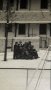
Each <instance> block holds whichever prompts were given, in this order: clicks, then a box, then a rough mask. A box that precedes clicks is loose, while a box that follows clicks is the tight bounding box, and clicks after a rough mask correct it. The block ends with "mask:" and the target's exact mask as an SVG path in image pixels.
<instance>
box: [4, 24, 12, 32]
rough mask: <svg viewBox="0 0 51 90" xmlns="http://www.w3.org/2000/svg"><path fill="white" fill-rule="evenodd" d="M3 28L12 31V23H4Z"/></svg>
mask: <svg viewBox="0 0 51 90" xmlns="http://www.w3.org/2000/svg"><path fill="white" fill-rule="evenodd" d="M5 30H7V31H8V32H12V24H5Z"/></svg>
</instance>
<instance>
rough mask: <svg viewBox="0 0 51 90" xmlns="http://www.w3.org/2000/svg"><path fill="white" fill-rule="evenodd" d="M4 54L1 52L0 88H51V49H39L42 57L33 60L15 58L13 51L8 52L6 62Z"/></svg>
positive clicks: (8, 89) (22, 89) (36, 89)
mask: <svg viewBox="0 0 51 90" xmlns="http://www.w3.org/2000/svg"><path fill="white" fill-rule="evenodd" d="M3 55H4V54H3V53H1V54H0V90H51V87H50V86H51V85H50V84H51V83H50V82H51V51H48V50H39V52H38V55H39V57H40V58H38V59H33V60H20V59H19V60H13V59H12V58H13V53H12V52H10V53H9V52H8V54H7V55H8V56H7V61H6V62H4V61H3V57H4V56H3ZM9 68H10V69H9Z"/></svg>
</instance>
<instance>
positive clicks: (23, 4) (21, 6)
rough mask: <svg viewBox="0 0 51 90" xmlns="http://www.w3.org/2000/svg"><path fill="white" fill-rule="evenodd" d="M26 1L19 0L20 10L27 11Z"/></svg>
mask: <svg viewBox="0 0 51 90" xmlns="http://www.w3.org/2000/svg"><path fill="white" fill-rule="evenodd" d="M27 1H28V0H20V9H27Z"/></svg>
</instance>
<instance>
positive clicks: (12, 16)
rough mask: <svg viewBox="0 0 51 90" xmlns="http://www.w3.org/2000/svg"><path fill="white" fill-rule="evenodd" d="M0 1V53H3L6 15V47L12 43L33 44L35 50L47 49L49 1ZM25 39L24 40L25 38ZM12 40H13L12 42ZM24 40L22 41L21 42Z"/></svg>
mask: <svg viewBox="0 0 51 90" xmlns="http://www.w3.org/2000/svg"><path fill="white" fill-rule="evenodd" d="M8 7H9V10H8V12H7V0H0V42H1V43H0V47H2V46H3V47H2V48H0V51H3V50H2V49H3V48H4V43H5V38H4V37H5V32H6V23H7V14H8V18H9V25H8V38H11V39H8V47H11V46H12V44H13V41H14V42H15V37H16V41H19V39H21V38H22V39H21V40H22V41H28V40H31V41H32V42H34V43H33V44H34V46H35V47H36V48H37V47H39V48H47V47H48V46H49V45H50V44H51V1H50V0H9V4H8ZM25 37H26V38H25ZM13 38H14V40H13ZM23 39H24V40H23Z"/></svg>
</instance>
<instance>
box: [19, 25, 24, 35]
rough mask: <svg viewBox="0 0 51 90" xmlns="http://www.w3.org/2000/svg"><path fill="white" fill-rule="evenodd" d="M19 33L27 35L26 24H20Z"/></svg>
mask: <svg viewBox="0 0 51 90" xmlns="http://www.w3.org/2000/svg"><path fill="white" fill-rule="evenodd" d="M18 34H19V35H25V24H19V31H18Z"/></svg>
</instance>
